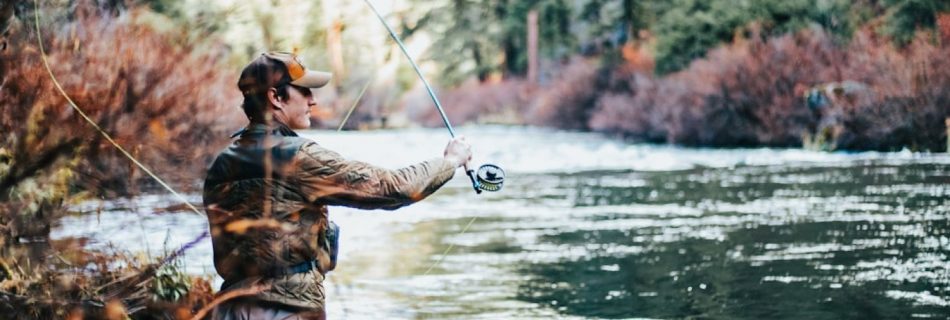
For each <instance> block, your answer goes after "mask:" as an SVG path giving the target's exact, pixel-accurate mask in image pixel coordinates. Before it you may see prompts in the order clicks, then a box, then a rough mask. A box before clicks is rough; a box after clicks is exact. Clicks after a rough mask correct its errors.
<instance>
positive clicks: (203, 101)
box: [0, 3, 243, 194]
mask: <svg viewBox="0 0 950 320" xmlns="http://www.w3.org/2000/svg"><path fill="white" fill-rule="evenodd" d="M51 13H52V12H41V16H42V17H44V18H43V20H42V21H41V25H42V26H43V27H42V28H43V29H42V35H43V41H44V45H45V47H46V51H47V53H48V55H49V62H50V66H51V67H52V72H53V73H54V74H55V75H56V77H57V79H58V80H59V81H60V82H61V83H62V86H63V88H64V89H65V91H66V93H67V94H68V95H69V96H70V97H71V98H72V99H73V100H74V101H75V102H76V104H78V105H79V107H80V108H82V109H83V111H85V112H86V113H87V114H89V115H90V116H91V117H92V118H93V119H94V120H95V121H96V122H97V123H98V124H99V126H101V127H102V128H103V129H104V130H105V131H106V132H108V133H109V134H111V135H112V136H113V137H114V138H115V140H116V141H117V142H118V143H119V144H120V145H122V146H123V147H124V148H126V150H128V151H129V152H131V153H132V154H133V155H134V156H136V157H137V158H138V159H139V160H141V161H142V162H143V163H145V164H146V165H147V166H148V167H151V168H152V169H153V171H155V172H156V173H157V174H159V175H160V176H162V177H163V178H166V179H167V180H171V181H174V182H179V183H180V185H184V186H193V185H195V181H200V179H201V178H202V177H203V170H204V168H205V166H206V165H207V164H208V162H209V161H210V157H211V156H212V155H213V154H215V153H216V152H217V151H219V150H220V148H221V147H223V144H224V143H226V142H227V140H228V139H227V131H228V130H229V129H232V128H234V127H235V126H240V119H241V118H243V115H242V113H241V111H240V109H239V107H238V105H239V104H238V102H239V101H238V100H237V98H238V97H240V95H239V94H238V92H237V89H236V88H235V86H234V83H235V81H234V79H236V74H235V72H234V70H231V69H230V68H226V67H221V62H222V61H223V60H224V59H223V57H219V56H218V55H215V54H213V53H208V52H205V53H202V52H195V51H193V50H195V48H194V46H193V45H192V44H189V43H184V44H182V43H175V41H173V38H172V35H165V34H161V33H159V32H157V31H155V30H153V29H152V28H151V27H149V26H148V25H144V24H139V23H136V22H135V13H136V10H135V9H133V10H131V11H129V12H126V13H122V14H120V15H118V16H113V15H112V14H113V13H111V12H109V11H106V12H101V11H99V10H98V9H95V8H94V7H90V6H87V5H84V4H83V3H80V4H79V5H77V9H76V11H75V12H73V13H72V15H71V18H70V19H72V20H69V21H63V20H64V19H59V20H53V19H50V18H49V17H50V16H51ZM29 14H30V17H20V18H21V19H23V20H27V21H29V20H28V19H26V18H32V12H29ZM28 26H32V24H21V25H20V26H19V28H18V29H15V30H14V31H13V32H12V33H11V35H10V36H9V37H8V39H7V40H8V42H9V43H8V45H9V47H8V48H7V49H6V50H3V51H0V78H2V80H0V81H2V82H0V83H2V87H0V101H2V102H0V103H2V104H3V110H4V112H3V113H2V114H3V115H2V116H0V129H2V130H3V131H4V132H6V133H7V134H6V135H5V136H4V138H3V140H2V145H0V146H2V148H7V149H9V150H12V159H11V164H12V168H13V169H11V170H10V172H12V173H16V172H21V171H22V170H25V169H30V168H29V167H31V166H35V165H36V164H37V161H36V159H46V158H50V159H52V160H55V159H57V158H59V157H60V156H63V155H66V156H69V155H73V156H75V157H76V159H79V161H80V162H79V163H78V164H77V165H75V166H74V168H75V171H76V172H77V173H78V174H79V176H78V177H77V179H76V183H77V184H79V185H80V186H83V187H85V188H86V189H89V190H95V191H99V192H115V193H118V194H126V193H128V192H129V191H130V190H132V188H131V187H133V186H135V185H137V184H138V182H151V181H150V179H151V178H148V177H145V176H144V175H143V174H142V173H141V172H139V171H140V170H137V169H136V168H134V167H133V166H132V164H131V163H130V161H129V160H127V159H126V158H125V157H123V156H122V155H120V154H119V152H118V151H117V150H116V149H115V148H113V147H112V146H111V145H109V144H108V143H107V142H106V141H105V140H104V139H103V138H102V137H101V136H100V135H99V134H98V133H97V132H96V131H95V130H94V129H93V128H92V126H90V125H89V124H88V123H86V122H85V121H84V120H82V119H81V118H80V117H79V115H78V114H76V113H75V112H74V111H73V110H72V109H71V108H70V107H69V105H68V104H67V102H66V100H65V99H64V98H63V97H62V96H61V95H60V94H59V92H57V91H56V90H55V89H54V86H53V83H52V81H51V79H50V76H49V75H48V74H47V71H46V69H45V68H44V67H43V62H42V60H41V56H40V51H39V48H38V47H37V43H36V37H35V34H34V32H33V31H32V29H30V28H27V27H28ZM174 39H178V38H174ZM53 162H54V161H50V162H47V163H44V165H45V166H47V167H49V166H52V165H53ZM34 169H37V170H32V171H33V172H32V173H33V174H36V173H38V172H36V171H38V170H43V169H44V168H34ZM18 170H19V171H18ZM26 171H30V170H26ZM10 177H11V175H9V174H7V175H5V176H4V179H7V178H10ZM14 182H15V181H14ZM7 187H9V186H7ZM100 188H105V189H100Z"/></svg>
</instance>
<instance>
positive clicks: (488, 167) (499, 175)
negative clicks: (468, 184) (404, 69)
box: [365, 0, 505, 194]
mask: <svg viewBox="0 0 950 320" xmlns="http://www.w3.org/2000/svg"><path fill="white" fill-rule="evenodd" d="M365 1H366V4H367V5H369V8H370V9H372V10H373V13H375V14H376V17H377V18H379V22H382V23H383V26H384V27H386V31H389V36H390V37H392V38H393V40H395V41H396V44H397V45H399V49H401V50H402V53H403V54H405V55H406V59H408V60H409V64H410V65H412V69H413V70H415V71H416V74H417V75H419V79H420V80H422V84H423V85H424V86H425V87H426V91H427V92H428V93H429V97H430V98H432V102H435V108H436V110H438V111H439V115H440V116H442V122H443V123H445V128H446V129H448V130H449V135H450V136H452V138H455V130H453V129H452V124H451V123H449V118H448V117H447V116H446V115H445V109H443V108H442V103H440V102H439V98H438V97H436V96H435V91H433V90H432V86H431V85H429V81H426V77H425V76H423V75H422V71H421V70H420V69H419V66H418V65H416V62H415V60H413V59H412V56H410V55H409V51H408V50H406V45H404V44H403V43H402V40H400V39H399V36H397V35H396V32H395V31H393V28H392V27H390V26H389V24H388V23H386V19H385V18H383V15H381V14H379V10H376V6H374V5H373V3H372V2H370V1H369V0H365ZM465 174H466V175H468V178H469V179H470V180H472V189H475V193H477V194H481V193H482V190H485V191H491V192H494V191H499V190H501V187H502V185H503V184H504V182H505V170H502V169H501V167H499V166H496V165H493V164H484V165H482V166H481V167H479V168H478V172H477V173H476V172H475V170H472V169H469V168H468V164H465Z"/></svg>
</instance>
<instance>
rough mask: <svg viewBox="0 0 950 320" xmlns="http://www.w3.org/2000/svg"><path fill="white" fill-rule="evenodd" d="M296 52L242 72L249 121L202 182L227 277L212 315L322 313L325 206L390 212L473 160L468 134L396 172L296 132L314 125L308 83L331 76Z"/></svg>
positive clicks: (326, 266)
mask: <svg viewBox="0 0 950 320" xmlns="http://www.w3.org/2000/svg"><path fill="white" fill-rule="evenodd" d="M330 78H331V75H330V74H329V73H326V72H320V71H314V70H309V69H307V68H305V67H304V66H303V65H302V64H301V63H300V62H299V61H298V59H297V57H296V56H295V55H293V54H290V53H266V54H262V55H261V56H259V57H258V58H256V59H254V60H253V61H251V62H250V63H249V64H248V65H247V66H246V67H245V68H244V70H243V71H242V72H241V76H240V79H239V81H238V88H239V89H240V90H241V92H242V94H243V96H244V103H243V105H242V108H243V109H244V112H245V114H246V115H247V117H248V120H249V121H250V123H249V124H248V126H247V127H246V128H245V129H244V130H242V131H241V132H239V133H238V134H236V135H235V137H236V140H235V141H234V142H233V143H232V144H231V145H230V146H229V147H228V148H227V149H225V150H224V151H223V152H221V154H220V155H218V157H217V158H216V159H215V161H214V162H213V164H212V165H211V168H210V169H209V171H208V176H207V178H206V179H205V185H204V204H205V210H206V212H207V215H208V221H209V224H210V228H211V236H212V245H213V248H214V265H215V269H216V270H217V272H218V274H219V275H221V277H222V278H224V284H223V285H222V289H221V292H222V295H223V294H228V293H229V292H230V293H236V294H235V295H236V296H238V297H237V298H233V299H229V300H227V301H226V302H223V303H221V304H220V305H218V306H216V307H215V309H214V311H213V313H212V318H213V319H324V318H325V317H326V312H325V304H324V302H325V294H324V288H323V280H324V276H325V275H326V273H327V272H329V271H330V270H333V268H335V265H336V246H335V242H336V232H337V229H336V228H335V226H334V225H332V224H331V223H330V220H329V214H328V211H327V206H331V205H339V206H349V207H355V208H362V209H387V210H393V209H396V208H399V207H402V206H406V205H409V204H411V203H414V202H417V201H420V200H422V199H424V198H425V197H427V196H429V195H430V194H432V193H433V192H435V191H436V190H438V189H439V188H440V187H441V186H442V185H443V184H445V183H446V182H447V181H448V180H450V179H452V177H453V175H454V173H455V169H456V168H458V167H463V166H465V165H466V164H467V163H468V161H470V159H471V156H472V153H471V147H470V146H469V145H468V144H467V143H466V142H465V139H464V138H462V137H458V138H454V139H452V140H451V141H449V143H448V145H447V146H446V148H445V152H444V153H443V156H442V157H437V158H433V159H431V160H428V161H424V162H421V163H418V164H415V165H412V166H409V167H406V168H402V169H399V170H387V169H382V168H379V167H376V166H373V165H370V164H367V163H363V162H358V161H351V160H347V159H345V158H343V157H342V156H340V155H339V154H337V153H336V152H333V151H331V150H328V149H325V148H323V147H321V146H320V145H319V144H317V143H316V142H314V141H311V140H309V139H306V138H302V137H299V136H298V135H297V134H296V133H295V132H294V131H293V130H294V129H306V128H309V126H310V109H311V108H312V107H318V106H317V105H316V103H315V102H314V99H313V94H312V93H311V89H315V88H320V87H323V86H324V85H326V84H327V83H328V82H329V81H330Z"/></svg>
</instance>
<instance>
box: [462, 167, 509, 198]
mask: <svg viewBox="0 0 950 320" xmlns="http://www.w3.org/2000/svg"><path fill="white" fill-rule="evenodd" d="M466 173H467V174H468V176H469V178H471V179H472V188H474V189H475V193H482V190H485V191H489V192H495V191H499V190H501V187H502V185H504V183H505V170H502V169H501V167H499V166H496V165H493V164H483V165H482V166H481V167H478V171H477V172H476V171H475V170H468V171H467V172H466Z"/></svg>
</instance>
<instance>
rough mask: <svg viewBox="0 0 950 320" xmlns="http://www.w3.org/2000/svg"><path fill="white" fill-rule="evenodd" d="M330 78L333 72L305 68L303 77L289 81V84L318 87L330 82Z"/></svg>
mask: <svg viewBox="0 0 950 320" xmlns="http://www.w3.org/2000/svg"><path fill="white" fill-rule="evenodd" d="M332 78H333V74H332V73H329V72H323V71H313V70H305V71H304V74H303V77H300V79H297V80H294V81H291V82H290V84H292V85H295V86H301V87H305V88H320V87H323V86H325V85H327V83H330V79H332Z"/></svg>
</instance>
